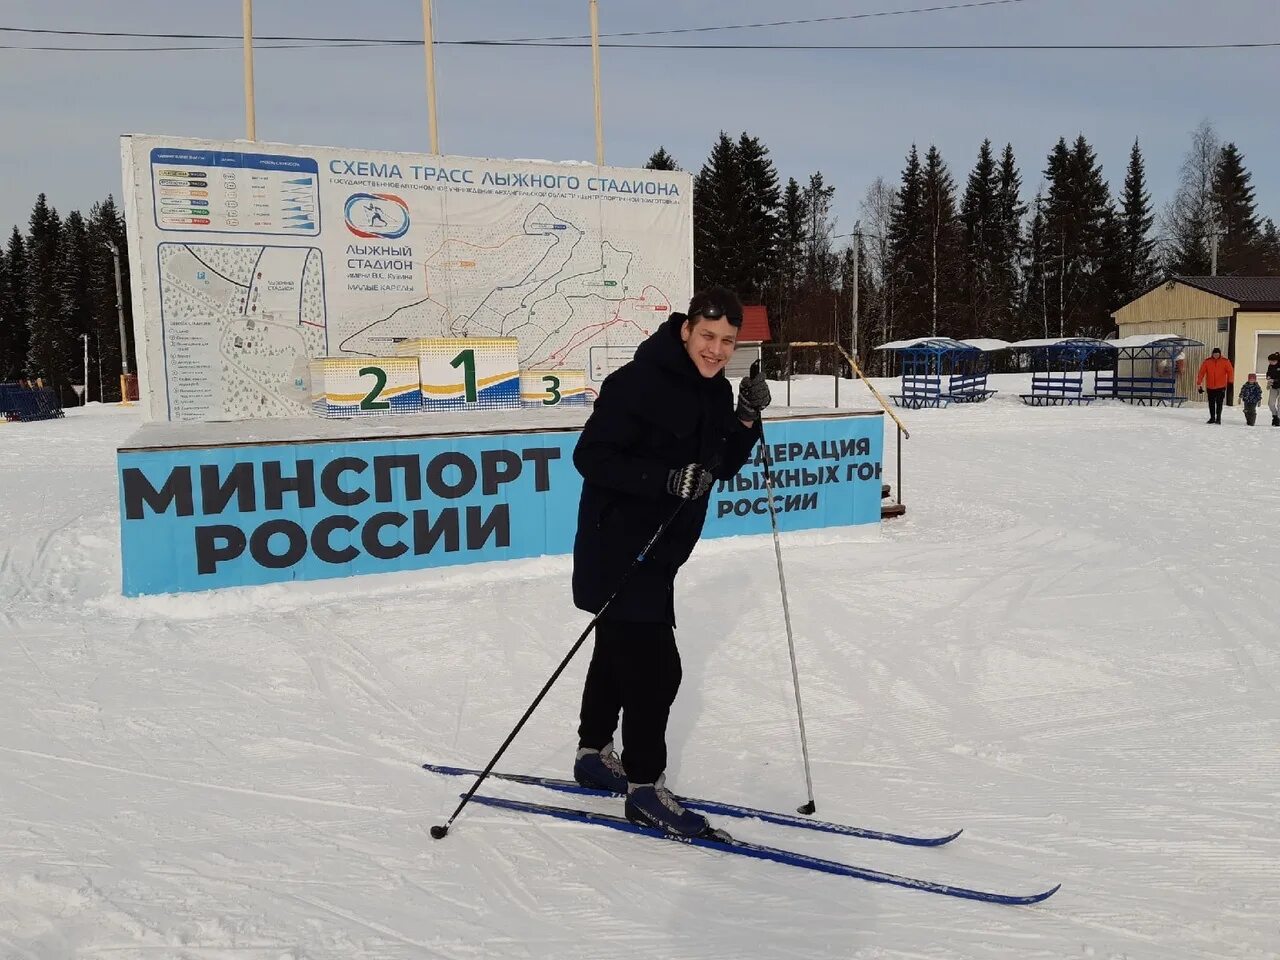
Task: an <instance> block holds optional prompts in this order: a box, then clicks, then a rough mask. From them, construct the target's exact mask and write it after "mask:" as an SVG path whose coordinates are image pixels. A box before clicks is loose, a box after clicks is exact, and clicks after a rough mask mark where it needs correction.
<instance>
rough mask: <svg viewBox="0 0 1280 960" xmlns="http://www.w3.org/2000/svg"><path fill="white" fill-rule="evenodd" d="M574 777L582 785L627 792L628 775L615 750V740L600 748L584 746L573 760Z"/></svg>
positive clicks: (596, 788) (615, 791)
mask: <svg viewBox="0 0 1280 960" xmlns="http://www.w3.org/2000/svg"><path fill="white" fill-rule="evenodd" d="M573 779H575V780H577V781H578V783H579V785H580V786H584V787H590V788H591V789H593V790H609V791H611V792H613V793H617V794H624V793H626V792H627V775H626V773H625V772H624V771H623V769H622V761H621V760H619V759H618V755H617V754H616V753H614V752H613V741H612V740H610V741H609V742H608V743H606V744H605V745H604V746H603V747H601V748H600V749H599V750H592V749H591V748H590V747H583V748H582V749H580V750H579V751H578V756H577V758H576V759H575V760H574V761H573Z"/></svg>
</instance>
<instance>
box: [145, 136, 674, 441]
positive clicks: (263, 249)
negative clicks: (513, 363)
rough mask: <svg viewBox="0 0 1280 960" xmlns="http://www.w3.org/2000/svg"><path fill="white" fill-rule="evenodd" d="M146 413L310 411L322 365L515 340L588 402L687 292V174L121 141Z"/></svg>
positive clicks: (234, 416)
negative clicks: (445, 345)
mask: <svg viewBox="0 0 1280 960" xmlns="http://www.w3.org/2000/svg"><path fill="white" fill-rule="evenodd" d="M122 161H123V167H124V187H125V201H126V202H125V208H126V211H125V212H126V219H127V222H128V227H129V244H130V251H129V252H130V269H131V272H132V281H133V297H134V327H135V335H136V338H137V344H138V366H139V372H140V374H141V377H140V379H141V382H142V389H143V391H144V393H145V397H144V399H145V401H146V403H147V410H148V412H149V415H150V418H151V419H153V420H174V421H206V420H245V419H257V418H265V417H297V416H301V415H303V414H304V413H305V412H306V410H307V408H308V405H309V403H310V399H311V391H310V388H309V383H308V364H309V361H310V360H311V358H313V357H320V356H334V357H342V356H350V357H386V356H394V355H395V354H396V353H397V350H396V344H398V343H400V342H401V341H404V340H411V339H418V338H432V337H457V338H470V337H475V338H500V337H514V338H516V339H517V340H518V342H519V358H518V359H519V365H520V368H521V369H524V368H560V369H575V370H586V371H587V378H588V381H587V390H588V392H593V391H594V390H595V389H596V388H597V387H598V386H599V383H600V382H601V381H602V380H603V379H604V377H605V376H607V375H608V373H610V372H611V371H612V370H613V369H615V368H616V367H617V366H618V365H620V364H621V363H625V362H626V361H627V360H629V359H630V358H631V355H632V353H633V351H634V348H635V346H636V345H637V344H638V343H639V342H640V341H641V340H643V339H644V337H645V336H646V335H647V334H648V333H650V332H651V331H652V330H654V329H655V328H656V326H657V325H658V324H659V323H660V322H661V321H662V320H663V319H665V318H666V316H667V314H668V313H669V312H670V311H671V310H672V309H673V308H674V309H679V308H680V306H681V305H683V304H684V303H685V302H686V301H687V299H688V297H689V295H690V293H691V288H692V283H693V206H692V200H693V197H692V183H691V178H690V176H689V174H687V173H681V172H667V171H657V170H635V169H627V168H618V167H597V166H594V165H589V164H580V163H549V162H527V161H509V160H486V159H475V158H468V157H443V156H428V155H421V154H403V153H380V152H374V151H369V150H357V149H338V148H332V147H301V146H291V145H285V144H271V143H259V142H254V143H248V142H245V141H207V140H192V139H185V138H174V137H154V136H129V137H124V138H123V140H122Z"/></svg>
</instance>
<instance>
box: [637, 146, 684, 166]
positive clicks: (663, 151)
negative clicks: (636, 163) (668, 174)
mask: <svg viewBox="0 0 1280 960" xmlns="http://www.w3.org/2000/svg"><path fill="white" fill-rule="evenodd" d="M644 166H645V169H646V170H679V169H680V166H679V165H678V164H677V163H676V158H675V157H673V156H671V154H669V153H667V148H666V147H658V149H657V152H655V153H653V154H651V155H650V157H649V162H648V163H646V164H645V165H644Z"/></svg>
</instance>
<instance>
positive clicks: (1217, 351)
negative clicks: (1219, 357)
mask: <svg viewBox="0 0 1280 960" xmlns="http://www.w3.org/2000/svg"><path fill="white" fill-rule="evenodd" d="M1209 352H1210V353H1221V352H1222V348H1221V347H1214V348H1213V349H1212V350H1210V351H1209Z"/></svg>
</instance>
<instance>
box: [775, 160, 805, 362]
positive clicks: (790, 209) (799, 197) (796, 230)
mask: <svg viewBox="0 0 1280 960" xmlns="http://www.w3.org/2000/svg"><path fill="white" fill-rule="evenodd" d="M807 225H808V220H807V218H806V216H805V208H804V191H803V190H801V189H800V184H799V183H797V182H796V179H795V177H791V178H789V179H788V180H787V187H786V189H785V190H784V191H783V194H782V205H781V207H780V210H779V214H778V227H779V236H778V253H777V257H776V259H775V262H776V268H775V273H776V275H775V278H774V283H773V289H774V290H775V291H776V294H775V298H774V299H773V301H772V302H770V303H769V312H770V315H771V316H772V317H773V318H774V324H773V326H774V330H773V333H774V334H775V335H776V336H777V338H778V339H780V340H787V339H792V337H791V331H790V323H789V321H790V318H791V314H792V312H793V310H794V309H795V305H796V302H797V299H798V291H799V289H800V284H801V280H802V278H803V273H804V258H805V246H806V244H807V242H808V238H809V234H808V229H807Z"/></svg>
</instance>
